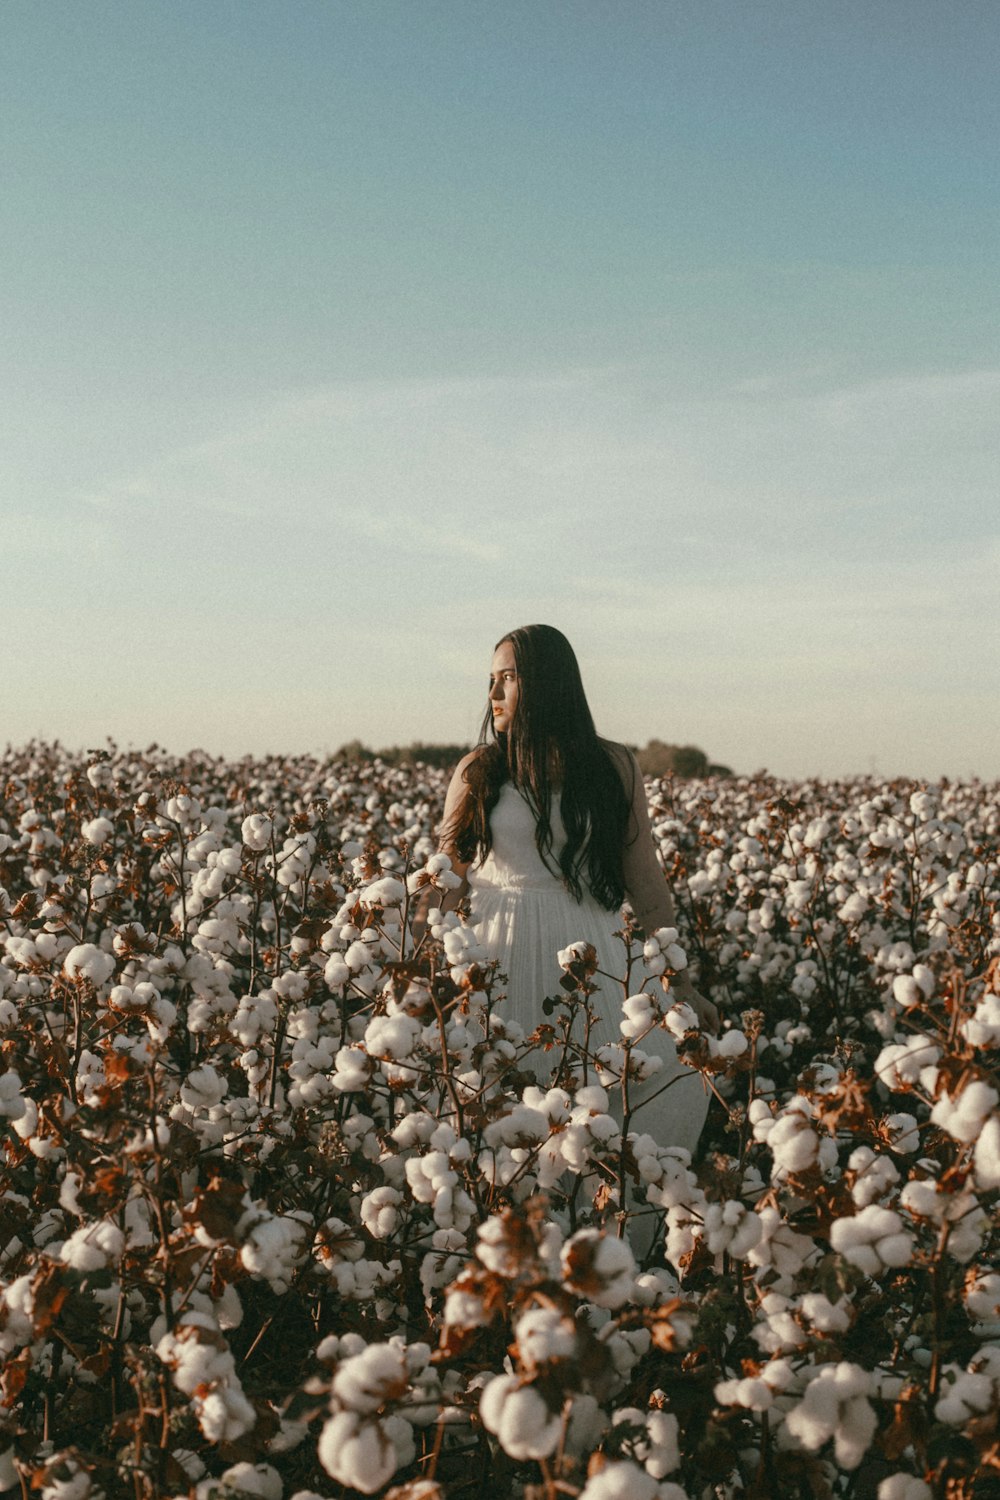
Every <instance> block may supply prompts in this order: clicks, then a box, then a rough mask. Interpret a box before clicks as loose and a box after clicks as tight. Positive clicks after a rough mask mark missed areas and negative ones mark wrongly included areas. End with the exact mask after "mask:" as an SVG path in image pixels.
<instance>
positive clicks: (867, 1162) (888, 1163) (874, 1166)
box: [847, 1146, 899, 1208]
mask: <svg viewBox="0 0 1000 1500" xmlns="http://www.w3.org/2000/svg"><path fill="white" fill-rule="evenodd" d="M847 1166H848V1170H849V1171H851V1172H855V1173H856V1174H857V1179H856V1181H855V1183H854V1186H853V1187H852V1188H851V1197H852V1198H853V1199H854V1201H855V1203H856V1204H857V1205H858V1207H859V1208H865V1207H867V1205H868V1204H869V1203H875V1202H877V1200H878V1199H879V1198H884V1197H885V1195H886V1193H888V1192H889V1191H890V1190H891V1189H892V1188H893V1187H895V1185H896V1183H897V1182H898V1181H899V1172H898V1171H897V1169H896V1166H895V1163H894V1162H893V1161H892V1160H891V1159H890V1158H889V1157H888V1156H878V1155H876V1153H875V1152H874V1151H873V1150H872V1149H871V1147H870V1146H858V1148H857V1149H856V1150H855V1151H852V1152H851V1154H850V1156H849V1157H848V1158H847Z"/></svg>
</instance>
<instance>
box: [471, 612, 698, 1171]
mask: <svg viewBox="0 0 1000 1500" xmlns="http://www.w3.org/2000/svg"><path fill="white" fill-rule="evenodd" d="M441 849H442V851H443V852H444V853H446V854H448V855H449V857H450V858H451V861H452V865H453V868H454V870H455V871H456V873H457V874H459V875H460V876H461V877H462V881H463V885H462V887H461V889H460V890H458V891H456V892H455V894H454V897H453V901H454V900H457V899H459V898H460V897H461V896H462V895H463V894H464V893H465V892H469V893H470V895H471V904H472V920H473V923H474V925H475V927H476V929H477V931H478V933H479V936H480V939H481V941H482V944H483V946H484V948H485V949H486V951H487V952H488V953H489V954H490V956H491V957H495V958H498V959H499V960H500V969H501V971H502V972H503V973H505V974H506V975H507V978H508V983H507V987H506V1000H505V1002H503V1009H504V1012H505V1014H508V1015H511V1016H512V1017H513V1019H515V1020H516V1021H518V1022H520V1024H521V1025H522V1026H523V1027H524V1028H525V1031H526V1032H531V1031H533V1030H534V1029H535V1027H536V1026H537V1025H538V1024H539V1022H540V1021H541V1020H543V1019H544V1018H543V1015H542V1010H541V1001H542V999H543V998H544V997H545V996H546V995H554V994H556V993H558V990H559V979H560V977H561V973H560V968H559V963H558V959H557V956H556V955H557V953H558V952H559V950H561V949H563V948H565V947H566V946H567V945H568V944H570V943H574V942H578V941H581V940H582V941H584V942H589V943H593V945H594V947H595V948H596V950H597V955H598V967H599V968H600V969H601V970H603V971H604V974H605V975H611V976H617V975H618V974H619V973H622V972H623V970H624V963H623V959H624V951H625V950H624V948H623V947H622V944H621V942H620V941H619V940H617V939H616V938H615V937H614V934H615V932H616V931H617V930H619V929H620V928H621V925H622V918H621V906H622V902H623V900H624V899H625V897H626V896H627V897H628V900H629V903H630V905H631V907H632V910H633V912H634V913H635V917H636V921H637V922H638V924H639V926H640V927H641V928H643V929H644V930H645V931H646V932H654V931H655V930H656V929H657V928H660V927H671V926H673V925H674V907H673V901H672V900H671V896H670V891H669V889H668V887H667V884H666V881H665V879H664V876H663V871H662V870H661V868H660V865H659V861H658V860H657V857H656V851H655V848H654V846H653V838H652V833H651V830H650V825H649V812H648V809H647V806H646V796H645V790H644V787H643V781H642V776H641V774H640V772H639V768H638V765H637V764H636V761H635V757H634V756H633V755H632V753H631V751H629V750H628V749H626V747H625V746H624V745H617V744H614V743H613V742H611V741H608V740H602V739H600V738H599V737H598V735H597V732H596V730H595V728H594V721H593V718H592V717H591V713H590V709H589V707H588V705H587V699H586V696H585V694H584V690H583V683H582V681H581V679H580V669H579V667H578V665H577V661H576V657H575V655H574V653H573V648H572V647H571V645H570V644H569V641H568V640H567V639H566V637H565V636H564V635H563V634H562V633H561V632H560V631H558V630H555V629H553V627H552V626H551V625H527V626H524V627H522V628H521V629H519V630H512V631H511V632H510V634H509V635H505V636H504V637H503V639H502V640H501V641H500V642H499V643H498V644H497V647H496V650H495V652H494V654H493V663H492V668H491V671H490V689H489V703H488V706H487V711H486V716H485V718H484V720H483V725H482V729H481V732H480V742H479V744H478V745H477V746H476V747H475V749H474V750H472V751H471V752H470V753H469V754H468V755H466V756H465V757H464V758H463V759H462V760H461V761H460V763H459V765H458V767H457V768H456V770H455V774H454V776H453V777H452V780H451V784H450V786H449V788H448V794H447V798H446V801H445V810H444V818H443V822H442V827H441ZM449 904H453V903H449ZM596 977H597V979H598V980H599V989H598V991H597V993H596V994H595V995H594V997H593V1001H592V1003H593V1005H594V1009H595V1012H596V1017H597V1019H596V1025H595V1029H594V1032H593V1033H592V1034H591V1049H592V1050H594V1049H596V1048H597V1047H598V1046H600V1045H602V1044H603V1043H606V1042H614V1043H620V1042H621V1034H620V1031H619V1021H620V1020H621V1015H622V1012H621V1002H622V999H623V998H624V995H623V991H622V988H621V985H620V984H616V983H614V982H613V981H612V980H610V979H607V978H603V977H602V976H600V975H598V976H596ZM672 989H673V991H674V992H675V993H676V994H677V996H678V997H679V998H681V999H683V1000H685V1001H687V1003H688V1004H689V1005H690V1006H691V1007H692V1009H693V1010H694V1011H695V1013H696V1014H697V1015H698V1017H699V1020H700V1022H701V1024H702V1025H703V1026H705V1027H706V1028H707V1029H709V1030H713V1031H714V1030H717V1029H718V1014H717V1012H716V1010H715V1007H714V1006H713V1005H712V1004H711V1003H710V1002H709V1001H707V1000H705V999H704V998H703V997H702V996H700V995H699V994H698V993H697V991H696V990H695V989H694V987H693V986H692V984H691V982H690V980H689V979H688V978H687V977H686V976H684V975H682V976H679V977H678V978H677V979H676V980H674V981H673V984H672ZM637 1045H638V1046H639V1047H640V1048H641V1050H642V1051H644V1052H653V1053H656V1054H657V1055H659V1056H660V1057H661V1058H662V1059H663V1067H662V1068H661V1069H660V1070H659V1071H658V1072H657V1073H655V1074H654V1075H653V1076H652V1077H651V1078H649V1079H648V1080H647V1081H645V1082H644V1083H642V1084H639V1085H632V1086H630V1091H629V1103H630V1107H631V1109H632V1112H633V1115H634V1116H636V1115H637V1118H636V1119H635V1128H637V1129H639V1130H646V1131H649V1132H650V1133H651V1134H653V1135H654V1136H656V1137H657V1138H658V1139H659V1140H660V1141H661V1142H662V1143H663V1144H673V1145H685V1146H688V1148H689V1149H693V1147H694V1145H695V1142H696V1141H697V1137H698V1134H699V1132H700V1130H701V1126H702V1123H703V1121H704V1116H705V1111H706V1109H707V1097H706V1094H705V1090H704V1086H703V1083H702V1080H701V1077H700V1075H699V1074H697V1073H694V1072H692V1071H691V1070H690V1069H687V1068H683V1067H681V1065H680V1064H679V1063H678V1061H677V1054H676V1051H675V1049H674V1045H673V1042H672V1041H671V1039H670V1037H669V1035H668V1034H667V1033H666V1032H665V1031H664V1030H663V1029H662V1028H657V1029H655V1030H654V1031H652V1032H650V1033H649V1034H648V1035H647V1036H645V1037H644V1038H643V1039H642V1040H641V1041H639V1042H638V1043H637ZM538 1062H539V1063H542V1059H541V1058H539V1059H538ZM672 1079H676V1082H672V1083H671V1082H670V1080H672ZM668 1083H669V1084H670V1086H669V1087H664V1085H666V1084H668ZM647 1102H648V1104H649V1108H648V1109H646V1108H643V1106H644V1104H646V1103H647ZM640 1111H641V1112H640Z"/></svg>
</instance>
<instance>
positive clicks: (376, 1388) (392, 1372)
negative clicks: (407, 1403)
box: [332, 1344, 410, 1414]
mask: <svg viewBox="0 0 1000 1500" xmlns="http://www.w3.org/2000/svg"><path fill="white" fill-rule="evenodd" d="M409 1378H410V1372H409V1368H408V1366H407V1361H406V1351H405V1350H404V1349H403V1348H401V1347H400V1346H399V1345H398V1344H369V1346H368V1348H367V1349H363V1350H362V1351H361V1352H360V1353H359V1354H355V1355H353V1356H352V1357H351V1358H350V1359H346V1360H345V1361H344V1362H343V1364H342V1365H341V1366H340V1368H339V1370H338V1371H337V1373H336V1375H335V1376H334V1379H333V1386H332V1391H333V1395H334V1397H335V1398H336V1399H337V1401H339V1403H340V1404H341V1406H344V1407H346V1408H348V1409H350V1410H351V1411H357V1412H362V1413H366V1414H367V1413H371V1412H376V1411H378V1409H379V1407H380V1406H384V1405H385V1404H386V1402H388V1401H398V1400H399V1399H400V1397H401V1396H403V1395H404V1394H405V1392H406V1389H407V1385H408V1383H409Z"/></svg>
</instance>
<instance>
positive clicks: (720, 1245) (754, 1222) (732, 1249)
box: [702, 1199, 764, 1259]
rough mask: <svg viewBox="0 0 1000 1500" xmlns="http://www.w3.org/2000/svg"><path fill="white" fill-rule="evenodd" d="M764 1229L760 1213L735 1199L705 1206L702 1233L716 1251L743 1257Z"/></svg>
mask: <svg viewBox="0 0 1000 1500" xmlns="http://www.w3.org/2000/svg"><path fill="white" fill-rule="evenodd" d="M763 1232H764V1231H763V1225H762V1223H761V1220H760V1218H759V1216H758V1215H757V1214H755V1213H754V1212H753V1210H752V1209H749V1208H746V1207H744V1205H743V1204H742V1203H739V1202H737V1201H736V1200H735V1199H731V1200H730V1201H729V1202H728V1203H709V1204H708V1205H707V1206H706V1207H705V1210H704V1214H703V1219H702V1234H703V1236H704V1239H705V1243H706V1244H707V1245H708V1248H709V1250H711V1251H712V1252H713V1254H716V1255H717V1254H719V1253H720V1252H721V1251H723V1250H727V1251H728V1252H729V1254H730V1255H732V1256H735V1257H736V1258H737V1259H742V1258H743V1257H744V1256H745V1255H747V1254H748V1253H749V1252H750V1251H751V1250H752V1249H753V1247H754V1246H755V1245H756V1244H758V1243H759V1242H760V1239H761V1237H762V1235H763Z"/></svg>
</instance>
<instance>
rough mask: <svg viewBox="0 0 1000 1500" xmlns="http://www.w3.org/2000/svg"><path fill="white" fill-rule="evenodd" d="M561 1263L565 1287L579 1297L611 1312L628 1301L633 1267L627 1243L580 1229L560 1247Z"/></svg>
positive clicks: (630, 1251) (600, 1232)
mask: <svg viewBox="0 0 1000 1500" xmlns="http://www.w3.org/2000/svg"><path fill="white" fill-rule="evenodd" d="M561 1261H562V1270H563V1276H564V1278H565V1281H566V1284H567V1286H568V1287H569V1288H570V1289H571V1290H572V1291H575V1292H576V1293H577V1294H578V1295H579V1296H581V1297H586V1298H587V1299H588V1300H589V1301H591V1302H594V1303H596V1304H597V1306H598V1307H607V1308H611V1309H612V1310H613V1309H615V1308H618V1307H621V1306H622V1304H623V1303H625V1302H627V1301H628V1298H629V1296H630V1295H631V1292H632V1286H633V1283H634V1280H635V1273H636V1264H635V1257H634V1255H633V1254H632V1250H631V1247H630V1245H629V1243H628V1241H627V1240H619V1239H614V1238H612V1237H611V1236H610V1235H607V1234H604V1233H603V1232H602V1231H601V1230H599V1229H592V1228H588V1229H580V1230H578V1231H577V1232H576V1234H574V1235H573V1236H572V1237H571V1238H570V1239H568V1240H567V1241H566V1243H565V1245H564V1246H563V1248H562V1255H561Z"/></svg>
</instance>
